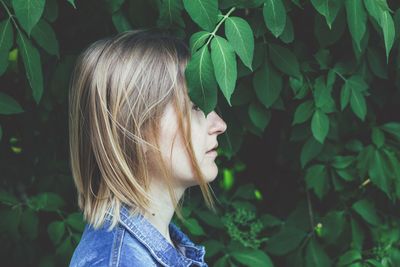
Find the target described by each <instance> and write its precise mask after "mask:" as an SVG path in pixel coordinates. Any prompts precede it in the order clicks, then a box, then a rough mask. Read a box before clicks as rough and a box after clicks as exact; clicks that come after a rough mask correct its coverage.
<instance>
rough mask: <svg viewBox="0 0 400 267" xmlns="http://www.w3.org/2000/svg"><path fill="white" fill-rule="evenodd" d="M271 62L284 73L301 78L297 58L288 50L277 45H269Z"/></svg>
mask: <svg viewBox="0 0 400 267" xmlns="http://www.w3.org/2000/svg"><path fill="white" fill-rule="evenodd" d="M269 53H270V57H271V61H272V62H273V63H274V65H275V66H276V67H277V68H278V69H279V70H280V71H282V72H283V73H286V74H287V75H289V76H294V77H297V78H299V77H300V66H299V62H298V60H297V58H296V56H295V55H294V54H293V53H292V52H291V51H290V50H289V49H287V48H285V47H282V46H280V45H277V44H270V45H269Z"/></svg>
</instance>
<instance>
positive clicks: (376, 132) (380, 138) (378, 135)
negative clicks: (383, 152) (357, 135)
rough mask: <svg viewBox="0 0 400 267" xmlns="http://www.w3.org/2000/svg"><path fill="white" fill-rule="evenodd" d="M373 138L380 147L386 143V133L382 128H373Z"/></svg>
mask: <svg viewBox="0 0 400 267" xmlns="http://www.w3.org/2000/svg"><path fill="white" fill-rule="evenodd" d="M371 139H372V142H373V143H374V144H375V145H376V146H377V147H378V148H380V147H382V146H383V145H384V143H385V135H384V134H383V132H382V130H380V129H379V128H376V127H374V128H372V135H371Z"/></svg>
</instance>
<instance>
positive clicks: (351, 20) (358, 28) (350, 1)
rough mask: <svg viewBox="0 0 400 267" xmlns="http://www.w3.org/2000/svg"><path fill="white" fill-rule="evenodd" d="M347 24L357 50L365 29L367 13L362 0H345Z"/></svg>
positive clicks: (359, 47) (359, 48)
mask: <svg viewBox="0 0 400 267" xmlns="http://www.w3.org/2000/svg"><path fill="white" fill-rule="evenodd" d="M345 7H346V14H347V25H348V27H349V31H350V33H351V36H352V38H353V40H354V42H355V44H356V47H357V49H358V50H359V51H362V49H361V40H362V38H363V36H364V34H365V31H366V23H367V13H366V12H365V9H364V5H363V3H362V0H345Z"/></svg>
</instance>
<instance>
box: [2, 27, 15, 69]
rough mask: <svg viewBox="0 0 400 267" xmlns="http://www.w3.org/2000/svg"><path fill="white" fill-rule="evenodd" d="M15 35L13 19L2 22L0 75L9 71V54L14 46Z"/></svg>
mask: <svg viewBox="0 0 400 267" xmlns="http://www.w3.org/2000/svg"><path fill="white" fill-rule="evenodd" d="M13 40H14V33H13V30H12V26H11V19H7V20H4V21H2V22H0V75H3V73H4V72H5V71H6V70H7V66H8V53H9V51H10V49H11V47H12V45H13Z"/></svg>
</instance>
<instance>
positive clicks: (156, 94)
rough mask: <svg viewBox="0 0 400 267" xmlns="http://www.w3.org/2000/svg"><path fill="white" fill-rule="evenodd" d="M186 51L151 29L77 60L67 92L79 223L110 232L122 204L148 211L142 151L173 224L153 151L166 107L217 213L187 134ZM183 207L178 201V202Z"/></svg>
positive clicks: (109, 41) (95, 47) (99, 45)
mask: <svg viewBox="0 0 400 267" xmlns="http://www.w3.org/2000/svg"><path fill="white" fill-rule="evenodd" d="M189 58H190V51H189V49H188V47H187V46H186V45H185V43H184V42H183V41H182V40H180V39H178V38H177V37H173V35H171V34H168V33H167V32H166V31H162V30H158V29H154V28H148V29H140V30H133V31H127V32H124V33H119V34H117V35H115V36H113V37H109V38H105V39H102V40H99V41H96V42H94V43H93V44H91V45H90V46H89V47H87V48H86V50H85V51H83V52H82V53H81V54H80V56H79V57H78V59H77V63H76V65H75V68H74V71H73V73H72V78H71V84H70V92H69V148H70V166H71V170H72V175H73V179H74V182H75V186H76V188H77V193H78V205H79V208H80V209H81V210H82V212H83V215H84V219H85V220H86V221H87V222H88V223H90V224H92V225H93V226H94V227H95V228H98V227H100V226H101V225H102V224H103V223H104V220H105V218H106V216H107V215H108V214H111V215H112V218H113V219H112V224H111V227H110V228H112V227H114V226H115V225H116V224H117V223H118V221H119V219H120V218H119V212H120V208H121V205H122V204H126V205H128V206H129V207H130V209H131V212H132V213H136V212H145V211H148V209H149V202H150V201H151V197H150V195H149V194H148V189H149V183H150V179H149V173H148V161H147V160H146V156H145V147H146V146H147V148H148V147H150V148H153V149H154V150H155V151H156V153H154V155H155V156H156V157H157V159H156V160H155V162H158V163H159V165H160V166H159V167H160V169H161V170H162V171H163V173H164V176H165V182H166V184H167V186H168V192H169V195H170V197H171V200H172V203H173V205H174V207H175V212H176V214H177V216H178V217H179V218H180V219H181V220H183V216H182V214H181V203H180V201H179V200H177V197H176V195H175V191H174V189H173V187H172V182H171V181H172V177H171V172H170V170H169V168H166V163H165V162H164V160H163V158H162V157H161V153H160V147H159V145H158V142H157V140H158V133H159V124H160V123H159V122H160V118H161V116H162V114H163V111H164V109H165V107H166V105H167V104H168V103H172V104H173V107H174V109H175V111H176V114H177V117H178V132H179V134H181V136H182V138H183V143H184V145H185V148H186V150H187V153H188V156H189V158H190V163H191V167H192V170H193V172H194V175H195V178H196V180H197V182H198V184H199V185H200V189H201V191H202V194H203V197H204V199H205V202H206V205H207V206H208V207H209V208H210V209H212V210H213V211H214V212H215V208H214V201H213V198H212V197H211V193H210V192H212V189H211V187H210V186H209V184H208V183H207V182H206V181H205V179H204V177H203V175H202V172H201V170H200V168H199V166H198V164H197V161H196V158H195V154H194V151H193V147H192V140H191V132H190V109H191V105H190V99H189V96H188V91H187V85H186V80H185V76H184V73H185V67H186V64H187V63H188V60H189ZM181 199H183V197H182V198H181Z"/></svg>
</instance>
